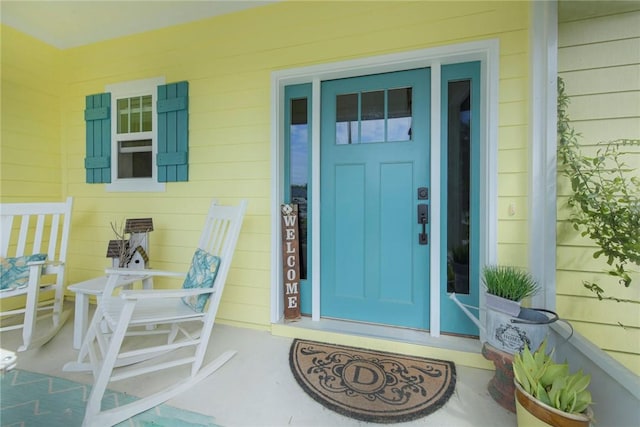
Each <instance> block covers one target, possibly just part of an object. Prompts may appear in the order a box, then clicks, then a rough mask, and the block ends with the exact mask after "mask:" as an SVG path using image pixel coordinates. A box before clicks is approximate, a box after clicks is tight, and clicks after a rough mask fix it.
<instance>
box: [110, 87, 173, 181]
mask: <svg viewBox="0 0 640 427" xmlns="http://www.w3.org/2000/svg"><path fill="white" fill-rule="evenodd" d="M163 84H165V79H164V77H154V78H150V79H143V80H132V81H128V82H122V83H114V84H111V85H108V86H107V87H106V88H105V89H106V92H108V93H110V94H111V183H109V184H107V185H106V190H107V191H111V192H163V191H165V189H166V185H165V183H164V182H158V167H157V164H156V157H157V155H158V115H157V111H156V101H157V98H158V86H160V85H163ZM145 95H151V118H152V123H153V125H152V131H151V147H152V148H151V171H152V172H151V174H152V175H151V178H118V147H119V143H118V142H119V141H118V99H122V98H132V97H136V96H145Z"/></svg>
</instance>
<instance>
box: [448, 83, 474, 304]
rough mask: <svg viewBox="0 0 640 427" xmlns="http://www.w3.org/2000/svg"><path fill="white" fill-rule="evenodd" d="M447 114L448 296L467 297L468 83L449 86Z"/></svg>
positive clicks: (469, 100) (469, 136)
mask: <svg viewBox="0 0 640 427" xmlns="http://www.w3.org/2000/svg"><path fill="white" fill-rule="evenodd" d="M448 99H449V105H448V112H447V117H448V121H447V135H448V140H447V156H448V165H447V170H448V176H447V181H448V189H447V190H448V195H447V197H448V204H447V216H448V222H447V223H448V229H447V247H448V248H449V254H450V263H449V271H448V281H447V283H448V286H447V290H448V291H449V292H455V293H457V294H469V243H470V242H469V207H470V202H469V200H470V176H471V155H470V152H471V133H470V128H471V82H470V81H469V80H463V81H455V82H453V81H452V82H449V87H448Z"/></svg>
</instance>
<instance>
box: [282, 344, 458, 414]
mask: <svg viewBox="0 0 640 427" xmlns="http://www.w3.org/2000/svg"><path fill="white" fill-rule="evenodd" d="M289 364H290V366H291V371H292V372H293V376H294V377H295V378H296V380H297V381H298V384H300V386H301V387H302V389H303V390H304V391H305V392H307V394H309V395H310V396H311V397H312V398H313V399H315V400H316V401H317V402H319V403H321V404H322V405H324V406H325V407H327V408H329V409H332V410H334V411H336V412H338V413H340V414H343V415H346V416H348V417H351V418H355V419H358V420H362V421H369V422H375V423H385V424H386V423H397V422H405V421H411V420H415V419H417V418H421V417H424V416H425V415H428V414H430V413H432V412H434V411H436V410H437V409H439V408H441V407H442V406H443V405H444V404H445V403H446V402H447V400H449V397H450V396H451V394H452V393H453V391H454V389H455V385H456V367H455V365H454V363H453V362H447V361H443V360H434V359H426V358H421V357H412V356H403V355H398V354H392V353H385V352H379V351H372V350H365V349H361V348H355V347H345V346H340V345H332V344H324V343H319V342H314V341H305V340H298V339H296V340H294V341H293V344H292V345H291V350H290V353H289Z"/></svg>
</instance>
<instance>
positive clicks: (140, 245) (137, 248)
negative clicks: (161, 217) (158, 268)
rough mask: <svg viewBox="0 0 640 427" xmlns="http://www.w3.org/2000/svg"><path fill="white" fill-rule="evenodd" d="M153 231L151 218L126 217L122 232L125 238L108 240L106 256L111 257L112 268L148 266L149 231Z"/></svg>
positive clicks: (140, 267) (142, 267)
mask: <svg viewBox="0 0 640 427" xmlns="http://www.w3.org/2000/svg"><path fill="white" fill-rule="evenodd" d="M151 231H153V220H152V219H151V218H137V219H127V221H126V223H125V227H124V230H123V232H124V234H129V239H127V240H124V239H122V240H120V239H119V240H110V241H109V246H108V248H107V258H111V260H112V262H111V265H112V266H113V267H114V268H119V267H124V268H133V269H144V268H149V232H151Z"/></svg>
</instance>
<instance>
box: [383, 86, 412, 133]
mask: <svg viewBox="0 0 640 427" xmlns="http://www.w3.org/2000/svg"><path fill="white" fill-rule="evenodd" d="M411 95H412V91H411V88H410V87H407V88H402V89H391V90H389V94H388V97H389V114H388V116H389V119H388V120H387V141H408V140H411V114H412V113H411Z"/></svg>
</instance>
